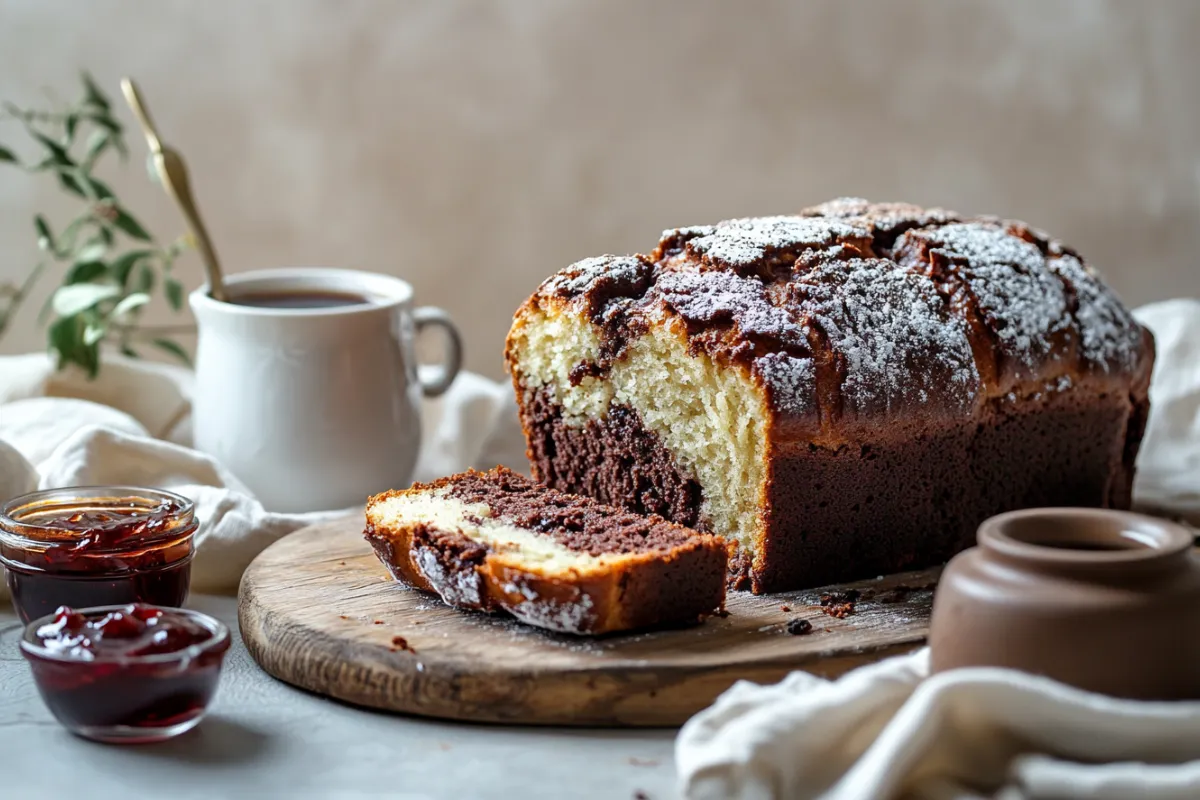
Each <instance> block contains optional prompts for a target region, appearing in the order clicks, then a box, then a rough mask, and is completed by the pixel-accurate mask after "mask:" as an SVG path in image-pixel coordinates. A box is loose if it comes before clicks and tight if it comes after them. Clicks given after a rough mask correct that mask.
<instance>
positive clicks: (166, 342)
mask: <svg viewBox="0 0 1200 800" xmlns="http://www.w3.org/2000/svg"><path fill="white" fill-rule="evenodd" d="M154 346H155V347H157V348H159V349H160V350H166V351H167V352H168V353H170V354H171V355H173V356H175V357H176V358H178V359H179V360H180V361H182V362H183V363H184V364H187V365H188V366H189V367H190V366H191V365H192V357H191V356H189V355H188V352H187V350H184V349H183V348H182V347H180V346H179V345H178V344H177V343H175V342H172V341H171V340H170V339H155V340H154Z"/></svg>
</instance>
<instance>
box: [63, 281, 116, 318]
mask: <svg viewBox="0 0 1200 800" xmlns="http://www.w3.org/2000/svg"><path fill="white" fill-rule="evenodd" d="M120 294H121V290H120V289H118V288H117V287H116V286H107V285H103V284H99V283H76V284H73V285H71V286H60V287H59V288H58V290H57V291H55V292H54V299H53V307H54V313H55V314H58V315H59V316H60V317H73V316H75V315H76V314H79V313H81V312H84V311H87V310H88V309H89V308H93V307H95V305H96V304H97V303H100V302H102V301H104V300H109V299H112V298H113V297H117V296H118V295H120Z"/></svg>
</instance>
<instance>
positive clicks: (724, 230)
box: [687, 217, 864, 268]
mask: <svg viewBox="0 0 1200 800" xmlns="http://www.w3.org/2000/svg"><path fill="white" fill-rule="evenodd" d="M863 235H864V231H863V230H862V229H861V228H857V227H855V226H853V225H850V224H848V223H846V222H842V221H840V220H833V219H825V218H821V217H754V218H750V219H733V220H728V221H726V222H722V223H720V224H719V225H717V226H716V228H715V229H714V230H713V231H712V232H711V233H708V234H706V235H703V236H699V237H697V238H694V239H691V240H690V241H688V243H687V247H688V249H689V250H690V251H692V252H693V253H696V254H697V255H700V256H704V257H706V258H708V259H709V260H711V261H716V262H719V263H721V264H725V265H728V266H731V267H734V268H739V267H752V266H755V265H757V264H758V263H760V262H762V261H763V260H764V259H767V258H768V257H769V256H770V255H771V254H772V253H774V252H797V251H799V250H801V249H803V248H806V247H815V246H818V245H825V244H833V243H835V242H836V241H837V240H838V239H839V238H856V237H862V236H863Z"/></svg>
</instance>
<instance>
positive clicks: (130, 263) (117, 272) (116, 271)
mask: <svg viewBox="0 0 1200 800" xmlns="http://www.w3.org/2000/svg"><path fill="white" fill-rule="evenodd" d="M152 255H154V251H153V250H130V251H129V252H128V253H125V254H123V255H121V256H118V257H117V258H116V259H114V260H113V262H112V265H111V266H110V267H109V269H110V270H111V271H112V274H113V277H114V278H116V279H117V281H118V282H119V283H120V284H121V286H126V285H128V283H129V274H130V273H131V272H132V271H133V267H134V265H135V264H137V262H139V261H141V260H142V259H144V258H149V257H150V256H152Z"/></svg>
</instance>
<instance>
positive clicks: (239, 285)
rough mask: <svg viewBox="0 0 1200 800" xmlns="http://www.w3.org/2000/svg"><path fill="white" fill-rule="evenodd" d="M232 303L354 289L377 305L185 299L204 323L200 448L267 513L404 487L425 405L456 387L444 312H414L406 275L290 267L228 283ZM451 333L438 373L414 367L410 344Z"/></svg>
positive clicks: (455, 341)
mask: <svg viewBox="0 0 1200 800" xmlns="http://www.w3.org/2000/svg"><path fill="white" fill-rule="evenodd" d="M226 288H227V289H228V290H229V293H230V295H231V296H232V297H234V298H235V299H236V298H237V297H238V296H241V295H246V294H259V293H271V294H275V293H279V294H288V293H320V292H333V293H346V294H354V295H359V296H362V297H364V298H366V299H368V300H369V301H370V302H369V303H365V304H358V305H343V306H332V307H323V308H263V307H257V306H249V305H237V304H236V303H222V302H218V301H216V300H214V299H212V298H211V297H209V296H208V295H207V294H206V292H207V287H204V288H201V289H199V290H197V291H195V292H193V293H192V295H191V297H190V302H191V306H192V311H193V312H195V315H196V322H197V324H198V326H199V337H200V338H199V343H198V345H197V350H196V392H195V399H194V401H193V406H194V418H193V427H194V435H195V445H196V447H197V449H199V450H201V451H203V452H205V453H209V454H211V455H213V456H214V457H216V458H217V460H218V461H220V462H221V463H223V464H224V465H225V466H227V467H229V469H230V470H231V471H232V472H233V473H234V475H236V476H237V477H238V478H240V479H241V480H242V481H243V482H244V483H245V484H246V485H247V486H248V487H249V488H250V490H251V491H253V492H254V493H255V495H256V496H257V497H258V499H259V500H260V501H262V503H263V505H264V506H265V507H266V508H268V509H269V510H272V511H289V512H300V511H318V510H325V509H336V508H347V507H350V506H353V505H355V504H358V503H362V502H364V501H365V500H366V498H367V496H368V495H370V494H374V493H377V492H381V491H384V490H386V489H391V488H405V487H407V486H408V484H409V482H410V481H411V480H412V471H413V466H414V465H415V464H416V460H417V454H418V452H419V450H420V446H421V422H420V413H419V405H418V404H419V403H420V399H421V397H422V395H424V396H426V397H436V396H437V395H440V394H442V393H443V392H445V391H446V389H448V388H449V387H450V384H451V382H453V380H454V376H455V375H456V374H457V373H458V370H459V367H460V365H461V363H462V343H461V340H460V338H459V334H458V330H457V329H456V328H455V327H454V323H453V322H451V321H450V317H449V316H448V315H447V314H446V312H445V311H442V310H441V309H439V308H430V307H425V308H413V306H412V294H413V292H412V286H410V285H409V284H408V283H407V282H405V281H402V280H400V279H399V278H393V277H391V276H388V275H379V274H375V273H370V272H356V271H353V270H342V269H320V268H287V269H273V270H263V271H257V272H246V273H241V274H238V275H231V276H229V277H227V278H226ZM431 326H436V327H439V328H441V329H442V331H443V332H444V334H445V336H446V349H445V357H444V361H443V363H442V364H441V365H440V366H422V367H420V368H419V369H418V367H417V365H416V360H415V354H414V348H413V344H414V340H415V338H416V336H417V334H419V333H420V331H421V330H422V329H424V328H426V327H431Z"/></svg>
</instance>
